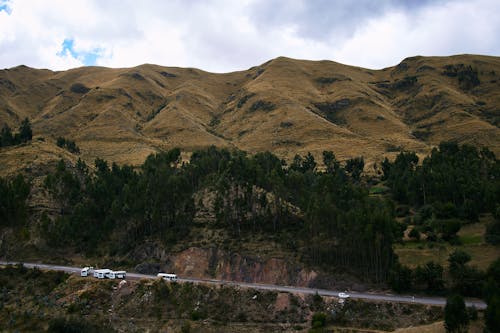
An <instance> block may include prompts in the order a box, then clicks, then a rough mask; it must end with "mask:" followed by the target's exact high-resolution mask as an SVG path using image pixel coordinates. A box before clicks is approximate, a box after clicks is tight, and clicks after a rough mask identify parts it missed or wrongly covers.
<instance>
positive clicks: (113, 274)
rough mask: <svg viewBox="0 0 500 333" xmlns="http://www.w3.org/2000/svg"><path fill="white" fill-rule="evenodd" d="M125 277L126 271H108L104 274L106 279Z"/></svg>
mask: <svg viewBox="0 0 500 333" xmlns="http://www.w3.org/2000/svg"><path fill="white" fill-rule="evenodd" d="M126 276H127V272H126V271H110V272H108V273H107V274H106V277H107V278H108V279H125V277H126Z"/></svg>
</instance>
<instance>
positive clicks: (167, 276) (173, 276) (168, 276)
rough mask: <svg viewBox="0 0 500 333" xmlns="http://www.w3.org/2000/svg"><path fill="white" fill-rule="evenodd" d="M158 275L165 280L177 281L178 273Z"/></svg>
mask: <svg viewBox="0 0 500 333" xmlns="http://www.w3.org/2000/svg"><path fill="white" fill-rule="evenodd" d="M157 276H158V277H159V278H162V279H163V280H165V281H169V282H177V275H176V274H167V273H158V275H157Z"/></svg>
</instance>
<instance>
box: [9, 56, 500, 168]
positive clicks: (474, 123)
mask: <svg viewBox="0 0 500 333" xmlns="http://www.w3.org/2000/svg"><path fill="white" fill-rule="evenodd" d="M499 76H500V58H497V57H487V56H475V55H461V56H453V57H413V58H408V59H405V60H404V61H403V62H401V63H400V64H398V65H397V66H394V67H390V68H386V69H383V70H368V69H363V68H357V67H351V66H346V65H342V64H339V63H335V62H331V61H305V60H294V59H289V58H283V57H280V58H277V59H273V60H271V61H268V62H266V63H264V64H262V65H260V66H257V67H253V68H250V69H248V70H246V71H241V72H234V73H227V74H213V73H207V72H204V71H201V70H198V69H192V68H169V67H161V66H157V65H141V66H138V67H134V68H123V69H110V68H101V67H82V68H76V69H71V70H68V71H62V72H53V71H49V70H39V69H33V68H28V67H25V66H18V67H15V68H10V69H5V70H1V71H0V125H3V124H8V125H9V126H11V127H12V128H15V127H17V126H18V125H19V124H20V122H21V121H22V120H23V119H24V118H26V117H28V118H29V119H30V120H31V122H32V124H33V132H34V135H35V137H38V138H39V139H42V138H43V139H44V140H45V142H46V144H47V145H51V144H53V143H55V141H56V138H57V137H59V136H63V137H66V138H68V139H71V140H74V141H75V142H76V143H77V144H78V146H79V147H80V148H81V152H82V153H81V157H82V158H83V159H84V160H87V161H93V159H94V158H96V157H100V158H104V159H106V160H109V161H113V162H118V163H129V164H140V163H142V162H143V161H144V159H145V157H146V156H147V155H149V154H150V153H152V152H155V151H158V150H165V149H168V148H172V147H180V148H182V149H183V150H187V151H191V150H193V149H195V148H199V147H201V146H207V145H212V144H213V145H216V146H219V147H237V148H239V149H242V150H245V151H248V152H257V151H266V150H267V151H271V152H273V153H275V154H277V155H279V156H281V157H285V158H288V159H291V158H292V157H293V156H294V155H295V154H296V153H300V154H305V153H306V152H308V151H310V152H312V153H313V154H314V155H315V157H316V158H317V159H318V160H319V156H320V154H321V152H322V151H323V150H332V151H334V152H335V154H336V155H337V157H338V158H339V159H340V160H345V159H347V158H351V157H355V156H361V155H363V156H364V157H365V160H366V161H368V162H374V161H380V160H381V159H382V157H383V156H384V155H386V156H391V155H393V154H395V152H396V151H398V150H401V149H406V150H412V151H416V152H418V153H422V154H424V153H428V152H429V151H430V148H431V147H432V146H434V145H436V144H437V143H439V142H441V141H443V140H455V141H457V142H459V143H471V144H474V145H478V146H488V147H489V148H490V149H491V150H493V151H494V152H495V153H497V154H498V153H499V152H500V130H499V128H498V124H499V118H498V117H499V114H498V112H499V111H498V105H499V103H500V89H498V88H499V85H500V78H499ZM26 150H30V154H34V153H35V152H37V153H38V154H39V155H41V156H43V157H40V158H42V159H51V158H52V157H51V156H52V155H53V153H52V151H50V150H51V149H49V148H44V149H39V147H29V148H24V150H23V149H14V151H13V152H11V151H9V153H8V154H6V153H5V149H2V150H0V161H1V164H8V163H10V160H11V159H14V160H15V161H16V162H17V163H18V164H17V165H18V166H19V162H18V160H19V158H20V157H21V156H23V154H24V153H25V152H26ZM29 165H30V163H26V164H24V165H23V166H24V167H29ZM0 172H2V173H3V172H4V171H3V170H0Z"/></svg>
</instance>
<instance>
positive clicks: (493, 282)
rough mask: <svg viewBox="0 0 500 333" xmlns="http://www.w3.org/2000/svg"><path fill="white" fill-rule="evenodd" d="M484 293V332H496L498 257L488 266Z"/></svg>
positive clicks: (499, 292) (499, 320) (499, 288)
mask: <svg viewBox="0 0 500 333" xmlns="http://www.w3.org/2000/svg"><path fill="white" fill-rule="evenodd" d="M484 295H485V299H486V304H487V305H488V307H487V308H486V311H485V312H484V319H485V324H486V329H485V330H484V331H485V333H494V332H498V328H499V327H500V258H499V259H497V260H495V261H494V262H493V263H492V264H491V265H490V267H489V268H488V273H487V277H486V283H485V287H484Z"/></svg>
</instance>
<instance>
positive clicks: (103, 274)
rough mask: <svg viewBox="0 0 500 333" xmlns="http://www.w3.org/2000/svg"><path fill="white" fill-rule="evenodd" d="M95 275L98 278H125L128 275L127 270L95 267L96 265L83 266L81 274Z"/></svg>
mask: <svg viewBox="0 0 500 333" xmlns="http://www.w3.org/2000/svg"><path fill="white" fill-rule="evenodd" d="M89 275H93V276H94V277H95V278H98V279H125V278H126V277H127V272H126V271H113V270H111V269H108V268H103V269H94V267H83V268H82V270H81V271H80V276H83V277H86V276H89Z"/></svg>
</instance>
